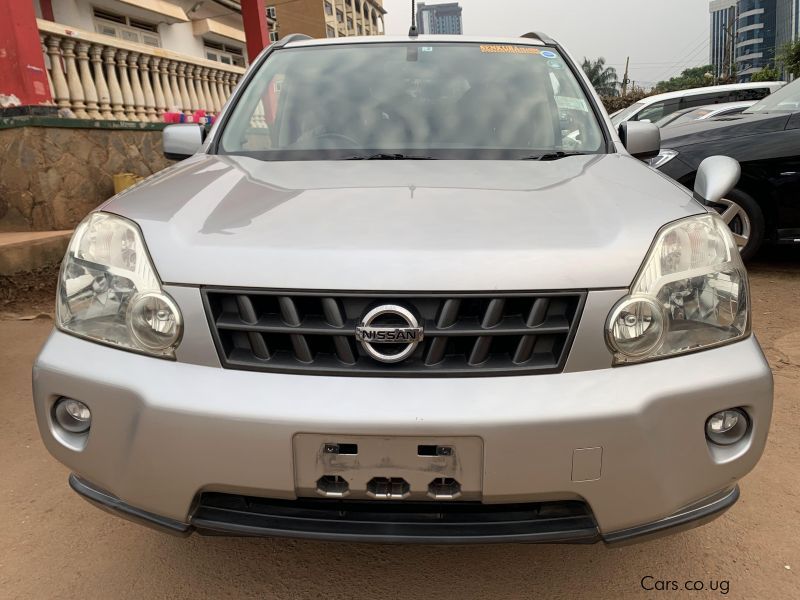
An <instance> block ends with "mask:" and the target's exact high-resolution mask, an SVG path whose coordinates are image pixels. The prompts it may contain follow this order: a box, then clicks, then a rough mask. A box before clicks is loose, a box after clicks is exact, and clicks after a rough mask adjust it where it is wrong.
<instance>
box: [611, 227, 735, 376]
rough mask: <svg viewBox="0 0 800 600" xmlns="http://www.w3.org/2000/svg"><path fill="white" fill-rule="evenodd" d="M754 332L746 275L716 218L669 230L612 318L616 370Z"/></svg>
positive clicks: (730, 238)
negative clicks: (751, 329)
mask: <svg viewBox="0 0 800 600" xmlns="http://www.w3.org/2000/svg"><path fill="white" fill-rule="evenodd" d="M749 334H750V306H749V303H748V283H747V273H746V271H745V269H744V265H743V264H742V259H741V257H740V256H739V251H738V250H737V248H736V243H735V242H734V240H733V236H732V235H731V233H730V230H729V229H728V227H727V226H726V225H725V223H724V222H723V221H722V219H720V218H719V217H718V216H717V215H711V214H707V215H700V216H696V217H690V218H688V219H682V220H680V221H677V222H675V223H672V224H671V225H667V226H666V227H664V228H663V229H662V230H661V231H660V232H659V233H658V235H657V236H656V240H655V243H654V244H653V247H652V248H651V249H650V252H649V253H648V255H647V258H646V259H645V261H644V264H643V265H642V268H641V270H640V271H639V274H638V276H637V277H636V280H635V281H634V282H633V285H632V286H631V294H630V295H629V296H627V297H625V298H623V299H622V300H621V301H620V302H618V303H617V305H616V306H615V307H614V309H613V310H612V311H611V313H610V314H609V316H608V321H607V323H606V341H607V343H608V346H609V348H610V349H611V351H612V352H613V353H614V363H615V364H626V363H635V362H642V361H645V360H653V359H656V358H664V357H667V356H675V355H677V354H684V353H686V352H693V351H696V350H702V349H704V348H710V347H713V346H719V345H721V344H726V343H729V342H734V341H736V340H739V339H742V338H744V337H746V336H748V335H749Z"/></svg>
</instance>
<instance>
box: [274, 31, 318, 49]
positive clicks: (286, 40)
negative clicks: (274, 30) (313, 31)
mask: <svg viewBox="0 0 800 600" xmlns="http://www.w3.org/2000/svg"><path fill="white" fill-rule="evenodd" d="M313 39H314V38H312V37H311V36H310V35H306V34H305V33H290V34H289V35H287V36H286V37H283V38H281V39H279V40H278V41H277V42H275V43H274V44H272V45H273V46H274V47H275V48H282V47H283V46H285V45H286V44H290V43H292V42H300V41H302V40H313Z"/></svg>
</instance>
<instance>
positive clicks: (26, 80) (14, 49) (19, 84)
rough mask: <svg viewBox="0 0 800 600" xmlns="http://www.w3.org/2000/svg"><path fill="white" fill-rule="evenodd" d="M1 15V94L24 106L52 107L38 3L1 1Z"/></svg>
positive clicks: (19, 0) (18, 0)
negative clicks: (47, 105)
mask: <svg viewBox="0 0 800 600" xmlns="http://www.w3.org/2000/svg"><path fill="white" fill-rule="evenodd" d="M0 15H2V16H0V46H2V52H0V94H4V95H6V96H16V97H17V98H18V99H19V102H20V104H22V105H24V106H29V105H34V104H50V103H52V101H53V96H52V95H51V92H50V85H49V82H48V80H47V70H46V68H45V64H44V55H43V54H42V42H41V38H40V37H39V28H38V26H37V25H36V11H35V10H34V3H33V2H31V1H30V0H27V1H21V0H0ZM48 47H49V44H48ZM48 54H50V52H49V51H48ZM51 56H52V55H51ZM58 68H59V69H60V68H61V67H60V64H59V65H58ZM54 70H56V69H55V67H54ZM51 76H52V73H51ZM53 84H55V81H53ZM54 88H55V85H54Z"/></svg>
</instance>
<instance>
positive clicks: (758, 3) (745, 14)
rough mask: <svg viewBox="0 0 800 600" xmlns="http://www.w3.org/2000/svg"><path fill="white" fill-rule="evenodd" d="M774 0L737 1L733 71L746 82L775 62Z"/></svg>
mask: <svg viewBox="0 0 800 600" xmlns="http://www.w3.org/2000/svg"><path fill="white" fill-rule="evenodd" d="M777 4H778V2H777V0H739V2H738V4H737V11H738V17H737V26H736V29H737V31H736V72H737V75H738V78H739V81H750V80H751V79H752V77H753V75H755V74H756V73H758V72H759V71H761V69H763V68H764V67H768V66H770V65H773V64H774V63H775V55H776V47H775V42H776V37H775V33H776V29H777V22H776V14H777Z"/></svg>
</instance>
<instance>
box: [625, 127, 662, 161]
mask: <svg viewBox="0 0 800 600" xmlns="http://www.w3.org/2000/svg"><path fill="white" fill-rule="evenodd" d="M619 139H620V140H622V144H623V145H624V146H625V149H626V150H627V151H628V152H629V153H630V155H631V156H633V157H634V158H638V159H639V160H647V159H648V158H653V157H654V156H657V155H658V151H659V150H661V130H660V129H659V128H658V127H656V126H655V125H653V124H652V123H645V122H644V121H626V122H625V123H621V124H620V126H619Z"/></svg>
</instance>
